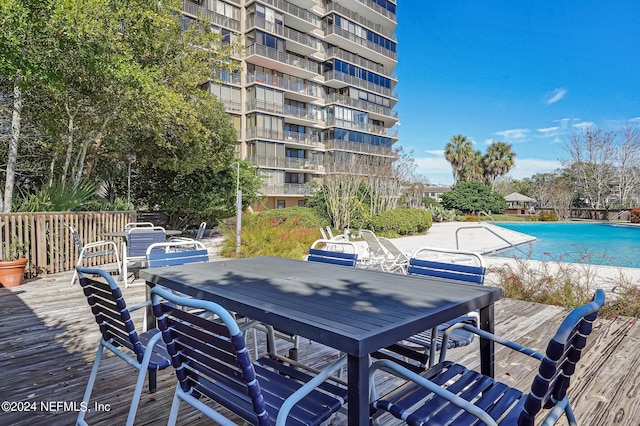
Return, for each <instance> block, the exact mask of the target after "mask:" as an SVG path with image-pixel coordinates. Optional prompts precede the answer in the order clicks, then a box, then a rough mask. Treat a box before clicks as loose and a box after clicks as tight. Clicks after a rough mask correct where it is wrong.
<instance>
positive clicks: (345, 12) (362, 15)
mask: <svg viewBox="0 0 640 426" xmlns="http://www.w3.org/2000/svg"><path fill="white" fill-rule="evenodd" d="M359 1H360V0H341V3H342V2H344V3H345V4H347V5H348V4H349V3H351V4H353V6H352V7H353V8H354V9H355V6H356V4H355V3H356V2H359ZM365 1H366V0H365ZM368 3H372V2H371V1H368ZM376 6H378V5H376ZM378 8H380V6H378ZM371 9H373V8H371ZM380 9H382V8H380ZM326 12H327V13H329V12H337V13H338V14H340V15H342V16H344V17H345V18H347V19H349V20H350V21H352V22H355V23H358V24H360V25H362V26H363V27H365V28H367V29H370V30H371V31H375V32H376V33H378V34H380V35H383V36H385V37H387V38H388V39H390V40H396V39H397V37H396V34H395V28H396V26H397V22H396V19H395V15H394V18H393V19H386V17H385V19H379V18H381V17H382V16H383V15H384V14H383V13H378V14H374V13H366V9H361V8H358V13H356V12H354V11H353V10H351V9H349V8H348V7H345V6H343V5H341V4H339V3H336V2H333V1H332V2H329V3H328V4H327V6H326ZM387 12H388V11H387ZM374 18H378V19H376V22H374V21H373V20H372V19H374Z"/></svg>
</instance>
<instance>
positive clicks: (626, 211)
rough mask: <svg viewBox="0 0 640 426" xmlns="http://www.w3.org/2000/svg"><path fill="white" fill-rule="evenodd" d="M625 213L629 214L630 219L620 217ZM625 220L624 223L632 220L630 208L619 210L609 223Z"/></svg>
mask: <svg viewBox="0 0 640 426" xmlns="http://www.w3.org/2000/svg"><path fill="white" fill-rule="evenodd" d="M623 215H627V217H628V219H627V220H620V218H621V217H622V216H623ZM616 221H617V222H624V223H629V222H631V212H630V211H629V210H622V211H619V212H618V213H616V214H615V215H614V216H613V217H612V218H611V219H609V224H610V225H614V224H615V223H614V222H616Z"/></svg>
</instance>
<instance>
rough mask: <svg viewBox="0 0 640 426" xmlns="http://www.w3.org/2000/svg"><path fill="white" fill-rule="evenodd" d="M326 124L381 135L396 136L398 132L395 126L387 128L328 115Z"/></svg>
mask: <svg viewBox="0 0 640 426" xmlns="http://www.w3.org/2000/svg"><path fill="white" fill-rule="evenodd" d="M326 124H327V126H335V127H340V128H341V129H348V130H357V131H360V132H367V133H373V134H376V135H380V136H388V137H390V138H395V137H396V136H397V133H398V132H397V130H396V129H395V128H386V127H384V126H378V125H375V124H371V123H361V122H359V121H349V120H340V119H337V118H335V117H328V118H327V121H326Z"/></svg>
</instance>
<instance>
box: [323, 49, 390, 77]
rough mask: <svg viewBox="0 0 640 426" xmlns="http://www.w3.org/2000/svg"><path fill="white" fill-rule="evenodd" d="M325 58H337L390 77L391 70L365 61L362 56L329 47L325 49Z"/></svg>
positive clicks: (367, 60)
mask: <svg viewBox="0 0 640 426" xmlns="http://www.w3.org/2000/svg"><path fill="white" fill-rule="evenodd" d="M327 58H339V59H342V60H345V61H347V62H351V63H352V64H356V65H358V66H360V67H362V68H366V69H368V70H371V71H373V72H376V73H378V74H382V75H391V70H389V69H388V68H387V67H385V66H384V65H380V64H379V63H377V62H373V61H370V60H369V59H365V58H363V57H362V56H358V55H354V54H353V53H350V52H347V51H345V50H342V49H340V48H337V47H330V48H329V49H327Z"/></svg>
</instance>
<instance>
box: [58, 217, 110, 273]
mask: <svg viewBox="0 0 640 426" xmlns="http://www.w3.org/2000/svg"><path fill="white" fill-rule="evenodd" d="M65 226H66V227H67V228H68V229H69V232H71V237H72V238H73V242H74V243H75V245H76V247H77V249H78V261H77V262H76V266H84V265H83V260H85V259H95V258H98V257H110V256H113V257H115V259H116V264H117V266H118V275H119V277H120V278H122V263H121V262H120V256H119V255H118V246H117V245H116V243H115V242H114V241H106V240H101V241H94V242H92V243H87V244H84V245H83V244H82V243H81V242H80V237H78V232H77V231H76V228H74V227H73V226H71V225H65ZM77 278H78V272H77V271H76V269H75V268H74V269H73V277H71V284H73V283H74V282H75V281H76V279H77Z"/></svg>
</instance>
